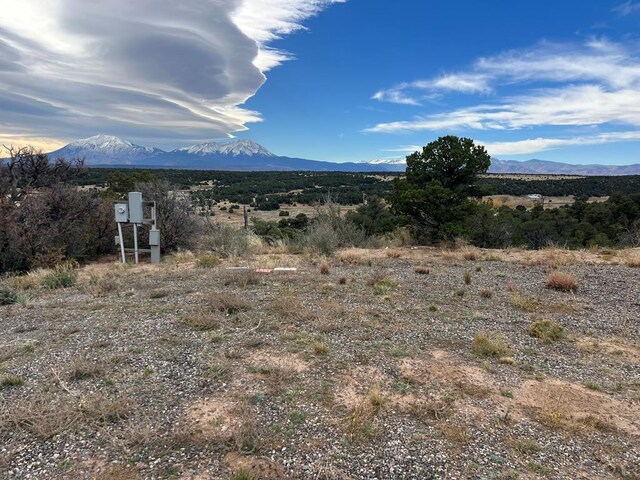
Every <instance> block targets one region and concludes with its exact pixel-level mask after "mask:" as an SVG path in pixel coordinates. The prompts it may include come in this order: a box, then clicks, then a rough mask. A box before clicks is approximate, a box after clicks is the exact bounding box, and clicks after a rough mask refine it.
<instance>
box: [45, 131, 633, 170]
mask: <svg viewBox="0 0 640 480" xmlns="http://www.w3.org/2000/svg"><path fill="white" fill-rule="evenodd" d="M49 155H50V156H51V157H53V158H58V157H64V158H84V159H85V162H86V164H87V165H88V166H101V167H135V168H184V169H201V170H240V171H292V170H308V171H341V172H403V171H404V170H405V168H406V164H405V162H404V160H386V159H381V160H372V161H369V162H348V163H334V162H326V161H320V160H306V159H304V158H292V157H281V156H278V155H274V154H273V153H271V152H270V151H269V150H267V149H266V148H264V147H263V146H261V145H258V144H257V143H255V142H252V141H251V140H244V139H243V140H235V141H230V142H207V143H202V144H199V145H193V146H191V147H184V148H178V149H175V150H171V151H168V152H167V151H164V150H160V149H159V148H154V147H141V146H139V145H135V144H133V143H131V142H128V141H126V140H122V139H120V138H118V137H114V136H110V135H96V136H93V137H89V138H85V139H83V140H76V141H75V142H72V143H70V144H69V145H66V146H65V147H62V148H61V149H59V150H56V151H54V152H51V153H50V154H49ZM489 173H525V174H547V175H553V174H555V175H640V164H634V165H622V166H618V165H571V164H568V163H560V162H549V161H545V160H536V159H534V160H527V161H517V160H501V159H498V158H492V160H491V167H490V168H489Z"/></svg>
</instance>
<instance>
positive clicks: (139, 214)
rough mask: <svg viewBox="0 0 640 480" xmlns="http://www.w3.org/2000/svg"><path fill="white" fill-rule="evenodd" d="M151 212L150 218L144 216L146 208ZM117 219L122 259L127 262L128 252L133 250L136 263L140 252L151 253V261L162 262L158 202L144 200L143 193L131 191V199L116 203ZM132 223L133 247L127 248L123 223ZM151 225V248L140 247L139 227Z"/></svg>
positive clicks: (117, 241) (117, 242)
mask: <svg viewBox="0 0 640 480" xmlns="http://www.w3.org/2000/svg"><path fill="white" fill-rule="evenodd" d="M145 207H146V208H147V210H148V212H150V214H151V215H150V218H147V219H145V218H144V209H145ZM114 210H115V220H116V224H117V226H118V236H117V237H116V245H119V246H120V260H121V261H122V263H126V261H127V258H126V253H127V252H133V258H134V261H135V263H138V254H139V253H140V252H148V253H150V254H151V263H160V230H158V225H157V223H156V202H143V201H142V193H140V192H129V201H128V202H127V203H125V202H123V201H117V202H115V203H114ZM123 224H132V226H133V248H125V245H124V237H123V235H122V225H123ZM145 225H151V229H150V230H149V248H148V249H141V248H138V227H143V228H144V226H145Z"/></svg>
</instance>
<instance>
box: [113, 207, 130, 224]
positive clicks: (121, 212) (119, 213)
mask: <svg viewBox="0 0 640 480" xmlns="http://www.w3.org/2000/svg"><path fill="white" fill-rule="evenodd" d="M115 210H116V222H118V223H127V222H129V205H127V204H126V203H116V204H115Z"/></svg>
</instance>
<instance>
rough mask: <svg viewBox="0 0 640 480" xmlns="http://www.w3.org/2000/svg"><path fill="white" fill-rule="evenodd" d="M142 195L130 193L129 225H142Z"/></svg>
mask: <svg viewBox="0 0 640 480" xmlns="http://www.w3.org/2000/svg"><path fill="white" fill-rule="evenodd" d="M142 220H143V213H142V193H140V192H129V223H142Z"/></svg>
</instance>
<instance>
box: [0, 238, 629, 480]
mask: <svg viewBox="0 0 640 480" xmlns="http://www.w3.org/2000/svg"><path fill="white" fill-rule="evenodd" d="M240 265H246V266H249V267H251V268H257V267H266V268H272V267H276V266H283V267H288V266H293V267H297V271H296V272H288V273H272V274H257V273H255V272H253V271H252V270H250V271H241V270H229V269H228V267H237V266H240ZM639 265H640V252H639V251H638V250H635V251H633V250H628V251H596V250H594V251H583V252H567V251H563V250H544V251H539V252H528V251H520V250H508V251H498V250H491V251H489V250H478V249H463V250H456V251H448V250H438V249H431V248H413V249H411V248H397V249H381V250H356V249H353V250H345V251H340V252H338V253H337V254H336V255H335V256H334V257H330V258H317V257H313V256H308V255H295V256H294V255H286V254H275V253H265V254H262V255H254V256H252V257H250V258H244V259H224V260H221V261H218V260H217V259H216V258H215V257H212V256H199V255H195V254H189V253H184V254H180V255H176V256H173V257H169V258H167V259H166V260H165V262H164V263H163V264H161V265H158V266H151V265H146V264H141V265H138V266H131V265H126V266H121V265H118V264H114V263H101V264H92V265H88V266H85V267H82V268H80V269H78V270H76V271H75V272H74V273H75V274H76V277H77V278H76V282H75V284H74V285H73V286H69V287H67V288H44V287H42V286H41V285H42V284H43V282H44V284H46V285H48V286H50V287H54V286H58V287H59V286H61V284H60V283H54V282H52V281H51V278H52V277H51V272H36V273H33V274H31V275H29V276H26V277H19V278H7V279H4V280H3V281H2V284H3V285H7V286H10V287H11V288H12V289H13V290H14V291H17V292H19V299H18V300H19V301H18V302H17V303H13V304H10V305H5V306H0V318H1V322H0V325H2V329H1V330H0V398H1V403H0V477H2V478H24V479H26V478H31V479H61V478H63V479H84V478H92V479H112V480H115V479H119V480H121V479H138V478H139V479H147V478H167V479H173V478H176V479H209V478H211V479H235V480H240V479H258V478H262V479H284V478H291V479H297V478H301V479H303V478H304V479H307V478H309V479H365V478H366V479H373V478H377V479H392V478H406V479H428V478H442V479H444V478H446V479H467V478H486V479H491V478H496V479H517V478H519V479H534V478H558V479H561V478H562V479H567V478H571V479H596V478H604V479H608V478H610V479H638V478H640V470H639V469H638V465H640V341H639V338H640V320H639V315H638V312H639V311H640V303H639V302H640V268H636V267H638V266H639ZM47 274H49V276H47ZM46 278H48V279H49V280H45V279H46ZM63 283H64V282H63ZM69 283H73V282H69Z"/></svg>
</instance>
